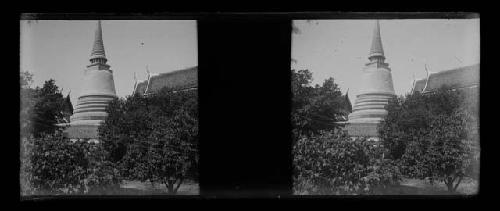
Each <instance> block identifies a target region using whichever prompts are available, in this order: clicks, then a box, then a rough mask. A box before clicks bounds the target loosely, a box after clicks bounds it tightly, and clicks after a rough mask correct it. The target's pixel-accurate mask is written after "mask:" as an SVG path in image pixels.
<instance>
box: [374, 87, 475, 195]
mask: <svg viewBox="0 0 500 211" xmlns="http://www.w3.org/2000/svg"><path fill="white" fill-rule="evenodd" d="M463 98H464V97H463V93H462V92H460V91H459V90H452V89H449V88H448V87H442V88H440V89H439V90H436V91H434V92H428V93H420V92H415V93H410V94H408V95H407V96H405V97H398V98H395V99H393V100H392V101H391V102H390V103H389V105H388V106H387V109H388V115H387V117H386V118H385V120H384V121H383V122H382V124H381V125H380V128H379V133H380V136H381V138H382V141H383V144H384V146H385V147H386V148H387V149H388V150H389V154H388V155H389V157H390V158H392V159H394V160H398V161H400V162H401V163H400V165H401V168H402V172H403V173H404V174H405V175H406V176H408V177H410V178H418V179H429V180H430V181H431V182H433V181H441V182H444V183H445V184H446V185H447V187H448V190H449V191H451V192H454V191H456V189H457V187H458V185H459V184H460V182H461V180H462V178H464V177H465V176H474V175H473V174H474V173H473V172H474V171H475V170H474V169H477V167H478V162H479V157H478V153H479V150H478V144H479V140H478V139H477V138H478V137H475V138H474V136H471V135H469V133H473V132H474V131H473V130H477V128H475V129H474V128H470V127H468V122H470V121H471V115H470V114H469V113H468V111H467V109H465V108H464V106H463V103H462V99H463Z"/></svg>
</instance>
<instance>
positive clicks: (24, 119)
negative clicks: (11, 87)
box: [19, 71, 36, 138]
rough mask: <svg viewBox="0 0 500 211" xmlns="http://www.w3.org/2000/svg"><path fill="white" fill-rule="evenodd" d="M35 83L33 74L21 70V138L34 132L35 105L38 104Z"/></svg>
mask: <svg viewBox="0 0 500 211" xmlns="http://www.w3.org/2000/svg"><path fill="white" fill-rule="evenodd" d="M32 83H33V74H31V73H29V72H27V71H26V72H21V74H20V85H21V87H20V88H21V89H20V101H21V102H20V104H21V105H20V111H19V122H20V129H21V131H20V132H21V138H23V137H29V136H30V134H31V133H32V121H31V119H32V116H33V107H34V105H35V104H36V98H35V93H36V92H35V89H33V88H31V84H32Z"/></svg>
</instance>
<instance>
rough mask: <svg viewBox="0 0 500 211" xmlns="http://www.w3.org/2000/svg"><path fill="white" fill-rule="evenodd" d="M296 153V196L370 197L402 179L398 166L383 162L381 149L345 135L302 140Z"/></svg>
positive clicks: (377, 145) (329, 133)
mask: <svg viewBox="0 0 500 211" xmlns="http://www.w3.org/2000/svg"><path fill="white" fill-rule="evenodd" d="M293 152H294V153H293V154H294V166H295V172H294V183H295V184H294V187H295V192H297V193H308V194H369V193H373V191H374V190H375V189H376V188H378V187H384V186H387V185H391V184H394V183H397V182H398V181H399V180H400V178H401V177H400V173H399V168H398V167H397V165H395V164H394V162H393V161H390V160H386V159H384V158H383V152H384V148H383V147H382V146H380V145H379V144H378V143H376V142H373V141H369V140H367V139H365V138H357V139H351V138H349V137H347V135H346V134H345V133H343V132H339V133H335V134H334V133H331V132H322V133H321V134H320V135H317V136H312V137H310V138H305V137H302V138H300V139H299V140H298V141H297V143H296V144H295V146H294V148H293Z"/></svg>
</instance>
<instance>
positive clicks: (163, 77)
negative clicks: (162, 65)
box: [134, 66, 198, 94]
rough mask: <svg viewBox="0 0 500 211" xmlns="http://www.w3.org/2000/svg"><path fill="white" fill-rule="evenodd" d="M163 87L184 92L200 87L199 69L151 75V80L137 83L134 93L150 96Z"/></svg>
mask: <svg viewBox="0 0 500 211" xmlns="http://www.w3.org/2000/svg"><path fill="white" fill-rule="evenodd" d="M163 87H169V88H172V89H175V90H184V89H191V88H196V87H198V67H196V66H195V67H191V68H187V69H181V70H175V71H172V72H168V73H160V74H156V75H153V74H152V75H151V76H150V77H149V80H145V81H142V82H139V83H137V86H136V88H135V90H134V93H139V94H148V93H152V92H156V91H158V90H160V89H162V88H163Z"/></svg>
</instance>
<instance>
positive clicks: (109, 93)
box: [65, 21, 116, 139]
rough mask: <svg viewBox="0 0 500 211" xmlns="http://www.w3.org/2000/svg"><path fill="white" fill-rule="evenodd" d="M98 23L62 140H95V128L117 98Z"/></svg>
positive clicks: (99, 22)
mask: <svg viewBox="0 0 500 211" xmlns="http://www.w3.org/2000/svg"><path fill="white" fill-rule="evenodd" d="M106 62H107V59H106V54H105V52H104V44H103V41H102V28H101V21H98V22H97V29H96V32H95V40H94V46H93V48H92V53H91V54H90V65H88V66H87V69H85V72H84V78H83V81H82V91H81V93H80V96H79V97H78V101H77V104H76V106H75V108H74V112H73V115H72V116H71V118H70V123H69V125H70V126H69V127H68V128H67V129H66V130H65V136H66V137H68V138H71V139H77V138H92V139H96V138H97V135H98V134H97V127H98V126H99V124H101V123H102V122H103V120H104V119H105V118H106V116H107V113H106V107H107V105H108V103H109V102H110V101H111V100H113V99H114V98H115V97H116V92H115V83H114V80H113V71H112V70H110V69H109V67H110V66H109V65H108V64H106Z"/></svg>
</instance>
